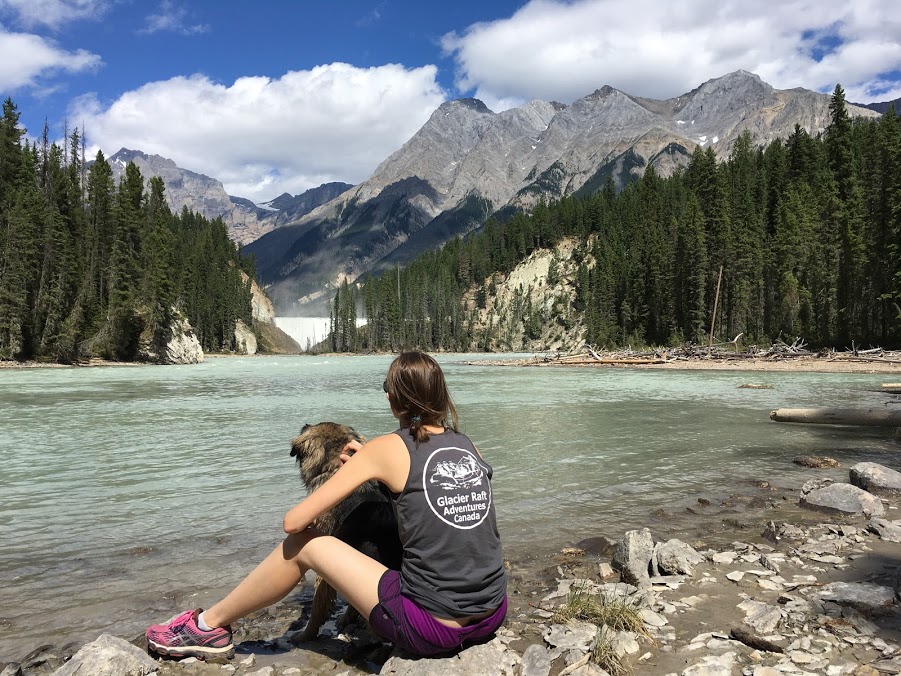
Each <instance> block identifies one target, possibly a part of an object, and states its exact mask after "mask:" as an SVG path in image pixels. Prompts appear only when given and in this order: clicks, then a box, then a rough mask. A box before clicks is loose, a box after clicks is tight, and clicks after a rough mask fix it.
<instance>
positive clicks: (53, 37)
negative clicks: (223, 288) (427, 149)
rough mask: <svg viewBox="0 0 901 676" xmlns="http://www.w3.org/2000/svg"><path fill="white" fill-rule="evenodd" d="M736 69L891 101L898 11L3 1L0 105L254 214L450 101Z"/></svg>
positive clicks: (681, 79)
mask: <svg viewBox="0 0 901 676" xmlns="http://www.w3.org/2000/svg"><path fill="white" fill-rule="evenodd" d="M761 7H762V9H761ZM737 69H745V70H748V71H751V72H754V73H757V74H758V75H760V77H762V78H763V79H764V80H765V81H767V82H769V83H770V84H772V85H773V86H775V87H777V88H780V89H785V88H790V87H806V88H808V89H813V90H818V91H825V92H831V91H832V89H833V88H834V87H835V84H836V83H841V84H842V86H843V87H844V88H845V90H846V93H847V97H848V99H849V100H852V101H861V102H871V101H884V100H890V99H895V98H897V97H899V96H901V2H898V0H780V1H779V2H775V1H774V2H765V3H751V2H747V1H746V0H684V1H683V2H678V3H675V2H669V1H667V0H629V1H627V2H623V1H621V0H616V1H614V0H531V1H529V2H522V1H520V2H514V1H512V0H490V1H487V0H454V2H427V1H424V0H382V1H380V2H364V1H362V0H342V1H337V0H257V2H247V1H246V0H194V1H193V2H192V1H189V0H162V1H160V0H0V96H3V97H4V98H5V97H7V96H10V97H11V98H12V99H13V101H15V103H16V104H17V105H18V107H19V110H20V112H21V113H22V117H21V121H22V123H23V124H24V125H25V126H26V127H27V128H28V132H29V135H30V136H37V135H38V134H39V133H40V129H41V127H42V125H43V124H44V120H45V119H46V120H47V121H48V123H49V125H50V129H51V135H52V136H53V137H55V138H58V137H60V136H61V134H62V129H63V125H64V122H65V121H66V120H68V124H69V126H70V128H71V127H72V126H78V127H83V128H84V129H85V130H86V132H87V137H88V142H89V151H90V152H91V153H93V152H95V151H96V150H97V149H102V150H103V151H104V152H105V153H106V154H107V155H110V154H112V153H114V152H116V151H117V150H118V149H119V148H121V147H123V146H124V147H128V148H132V149H139V150H143V151H145V152H149V153H158V154H160V155H163V156H165V157H169V158H171V159H173V160H175V161H176V162H177V163H178V164H179V165H180V166H182V167H184V168H187V169H191V170H193V171H197V172H201V173H204V174H207V175H210V176H214V177H216V178H218V179H220V180H221V181H222V182H223V183H224V184H225V187H226V189H227V190H228V192H229V193H230V194H233V195H239V196H242V197H248V198H250V199H253V200H256V201H258V202H259V201H264V200H267V199H271V198H273V197H275V196H276V195H278V194H280V193H282V192H286V191H287V192H290V193H292V194H296V193H299V192H302V191H303V190H305V189H307V188H310V187H313V186H316V185H319V184H320V183H323V182H325V181H332V180H342V181H347V182H351V183H357V182H360V181H362V180H364V179H365V178H367V177H368V176H369V175H370V174H371V173H372V171H373V170H374V169H375V167H376V166H377V165H378V163H379V162H380V161H381V160H383V159H384V158H385V157H387V156H388V155H389V154H390V153H392V152H393V151H395V150H397V149H398V148H399V147H400V146H401V145H402V144H403V143H404V141H406V140H407V139H408V138H409V137H410V136H411V135H412V134H413V133H414V132H415V131H416V130H417V129H418V128H419V127H420V126H421V125H422V124H423V123H424V122H425V121H426V120H427V119H428V117H429V115H430V114H431V113H432V112H433V111H434V109H435V108H436V107H437V106H438V105H440V104H441V103H442V102H443V101H446V100H448V99H452V98H458V97H460V96H476V97H478V98H480V99H482V100H483V101H485V103H486V104H487V105H488V106H489V107H490V108H491V109H492V110H495V111H500V110H502V109H504V108H509V107H511V106H515V105H519V104H521V103H523V102H525V101H528V100H530V99H536V98H538V99H545V100H556V101H561V102H564V103H570V102H572V101H573V100H575V99H577V98H580V97H582V96H584V95H586V94H589V93H591V92H592V91H594V90H595V89H597V88H599V87H601V86H603V85H605V84H609V85H612V86H614V87H617V88H619V89H622V90H623V91H626V92H628V93H630V94H635V95H639V96H646V97H652V98H669V97H672V96H677V95H679V94H682V93H685V92H687V91H690V90H691V89H693V88H695V87H697V86H698V85H699V84H701V83H702V82H704V81H706V80H708V79H711V78H714V77H719V76H721V75H724V74H726V73H728V72H731V71H734V70H737Z"/></svg>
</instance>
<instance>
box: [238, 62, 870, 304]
mask: <svg viewBox="0 0 901 676" xmlns="http://www.w3.org/2000/svg"><path fill="white" fill-rule="evenodd" d="M829 101H830V97H829V96H828V95H826V94H818V93H816V92H811V91H807V90H804V89H792V90H777V89H774V88H773V87H771V86H770V85H768V84H767V83H765V82H763V81H762V80H761V79H760V78H759V77H758V76H756V75H754V74H752V73H748V72H745V71H737V72H735V73H731V74H729V75H726V76H724V77H721V78H717V79H714V80H710V81H709V82H705V83H704V84H702V85H701V86H699V87H698V88H697V89H695V90H693V91H691V92H688V93H686V94H684V95H682V96H679V97H676V98H673V99H669V100H665V101H660V100H654V99H646V98H641V97H636V96H631V95H629V94H628V93H626V92H622V91H619V90H617V89H614V88H612V87H602V88H600V89H598V90H597V91H595V92H593V93H591V94H589V95H587V96H585V97H583V98H581V99H579V100H578V101H575V102H574V103H573V104H571V105H569V106H566V105H563V104H560V103H556V102H546V101H532V102H531V103H528V104H526V105H524V106H522V107H520V108H515V109H512V110H507V111H504V112H502V113H494V112H492V111H491V110H489V109H488V108H487V107H486V106H485V105H484V104H483V103H482V102H481V101H478V100H476V99H460V100H456V101H450V102H447V103H445V104H443V105H441V106H440V107H439V108H438V109H437V110H436V111H435V112H434V113H433V114H432V116H431V118H430V119H429V120H428V122H426V124H425V125H423V127H422V128H421V129H420V130H419V131H418V132H417V133H416V134H415V135H414V136H413V137H412V138H411V139H410V140H409V141H408V142H407V143H406V144H404V146H403V147H402V148H400V150H398V151H397V152H395V153H394V154H392V155H391V156H390V157H388V158H387V159H386V160H385V161H384V162H382V163H381V164H380V165H379V167H378V168H377V169H376V171H375V173H374V174H373V175H372V176H371V177H370V178H369V179H368V180H366V181H364V182H363V183H362V184H360V185H358V186H356V187H354V188H351V189H349V190H347V191H345V192H344V193H342V194H341V195H340V196H338V197H336V198H335V199H333V200H332V201H330V202H328V203H326V204H324V205H322V206H320V207H319V208H317V209H314V210H313V211H311V212H310V213H308V214H307V215H305V216H303V217H301V218H299V219H298V220H297V221H296V222H294V223H292V224H289V225H287V226H285V227H283V228H280V229H279V230H277V231H274V232H271V233H269V234H267V235H265V236H263V237H262V238H260V239H259V240H257V241H255V242H253V243H252V244H250V245H249V246H248V247H247V250H248V251H249V252H252V253H254V254H255V255H256V257H257V264H258V269H259V271H260V273H261V275H262V277H263V279H264V280H265V281H266V283H267V285H269V292H270V295H271V296H272V298H273V300H274V302H275V304H276V306H277V307H279V309H280V310H281V311H283V312H292V311H296V312H302V311H303V308H304V306H310V305H314V304H316V303H322V301H323V299H324V298H325V297H327V296H328V293H329V292H328V289H330V288H332V287H333V286H334V285H335V284H338V283H340V282H342V281H343V280H344V279H355V278H356V277H358V276H359V275H361V274H363V273H365V272H367V271H371V270H375V271H378V270H380V269H384V268H385V267H386V266H389V265H393V264H395V263H403V262H406V261H409V260H411V259H412V258H414V257H415V256H416V255H418V254H419V253H421V252H422V251H425V250H428V249H432V248H434V247H436V246H439V245H440V244H441V243H443V242H444V241H447V240H448V239H450V238H452V237H455V236H459V235H465V234H467V233H469V232H471V231H472V230H474V229H477V228H478V227H480V226H481V225H482V224H483V223H484V222H485V220H486V219H487V218H488V217H489V216H490V215H491V214H492V213H501V214H503V213H505V212H509V210H512V209H524V210H528V209H530V208H531V207H532V206H533V205H534V204H536V203H537V202H538V201H539V200H548V199H551V200H552V199H558V198H560V197H563V196H567V195H571V194H574V193H579V192H581V193H586V192H589V193H590V192H593V191H595V190H597V189H598V188H599V187H600V186H601V185H602V184H603V179H605V178H606V177H607V176H611V177H612V178H613V180H614V181H615V182H616V183H617V185H618V186H620V187H622V186H623V185H625V184H626V183H628V182H630V181H632V180H635V179H636V178H638V177H640V176H641V174H642V173H643V172H644V170H645V169H646V168H647V167H648V166H649V165H654V166H655V168H656V169H657V170H658V173H660V174H661V175H664V176H667V175H670V174H671V173H672V172H673V171H675V170H676V169H677V168H679V167H683V166H685V165H686V164H687V163H688V160H689V158H690V156H691V153H692V152H693V150H694V149H695V148H696V147H697V146H702V147H707V146H710V147H713V148H714V149H715V151H716V152H717V154H718V155H719V156H720V157H725V156H728V154H729V152H730V151H731V149H732V146H733V144H734V143H735V140H736V139H737V138H738V137H739V135H740V134H741V133H743V132H744V131H748V132H750V134H751V136H752V139H753V140H754V142H755V143H760V144H763V143H766V142H769V141H771V140H773V139H775V138H779V137H785V136H788V135H789V134H790V133H791V131H792V130H793V129H794V127H795V125H796V124H798V125H801V126H802V127H804V128H806V129H807V130H808V131H810V132H812V133H817V132H819V131H821V130H822V129H824V128H825V126H826V125H827V123H828V120H829ZM849 112H850V113H851V114H852V115H863V116H875V115H877V113H875V112H873V111H871V110H867V109H864V108H859V107H855V106H849Z"/></svg>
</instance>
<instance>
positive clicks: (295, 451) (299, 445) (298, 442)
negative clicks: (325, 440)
mask: <svg viewBox="0 0 901 676" xmlns="http://www.w3.org/2000/svg"><path fill="white" fill-rule="evenodd" d="M311 427H312V425H310V424H309V423H307V424H306V425H304V426H303V427H301V428H300V434H299V435H297V436H296V437H294V438H293V439H292V440H291V457H292V458H293V457H297V459H298V460H299V459H300V452H301V451H302V450H303V439H302V438H301V437H303V435H304V433H305V432H306V431H307V430H308V429H310V428H311Z"/></svg>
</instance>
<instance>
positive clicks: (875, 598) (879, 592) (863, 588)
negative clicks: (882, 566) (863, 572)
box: [814, 582, 895, 615]
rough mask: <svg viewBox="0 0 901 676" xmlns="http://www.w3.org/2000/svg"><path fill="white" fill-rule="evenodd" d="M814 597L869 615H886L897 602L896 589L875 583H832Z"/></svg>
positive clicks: (820, 589)
mask: <svg viewBox="0 0 901 676" xmlns="http://www.w3.org/2000/svg"><path fill="white" fill-rule="evenodd" d="M814 596H815V597H816V598H818V599H819V600H821V601H833V602H834V603H838V604H840V605H843V606H851V607H852V608H855V609H856V610H859V611H860V612H862V613H865V614H868V615H883V614H886V613H888V612H889V611H890V610H891V608H892V605H893V604H894V602H895V590H894V589H892V588H891V587H886V586H885V585H881V584H875V583H873V582H832V583H830V584H827V585H824V586H822V587H820V588H819V589H818V590H817V591H816V592H815V594H814Z"/></svg>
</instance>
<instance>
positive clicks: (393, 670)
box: [379, 638, 521, 676]
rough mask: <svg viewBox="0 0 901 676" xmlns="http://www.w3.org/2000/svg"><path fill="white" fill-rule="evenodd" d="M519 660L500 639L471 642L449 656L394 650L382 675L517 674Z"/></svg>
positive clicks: (457, 675) (462, 675)
mask: <svg viewBox="0 0 901 676" xmlns="http://www.w3.org/2000/svg"><path fill="white" fill-rule="evenodd" d="M520 664H521V659H520V657H519V653H517V652H516V651H514V650H510V649H509V648H507V646H505V645H504V643H503V642H502V641H501V640H500V639H499V638H494V639H492V640H491V641H489V642H488V643H481V644H479V645H474V646H472V647H471V648H466V650H461V651H460V652H458V653H456V654H454V655H451V656H449V657H436V658H422V657H409V656H407V655H406V654H405V653H403V652H401V651H397V650H396V651H395V652H394V653H393V654H392V655H391V657H389V658H388V661H387V662H385V664H384V665H383V666H382V668H381V670H380V671H379V674H381V676H449V675H450V674H453V675H454V676H483V675H484V674H496V675H497V676H518V674H519V673H520Z"/></svg>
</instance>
